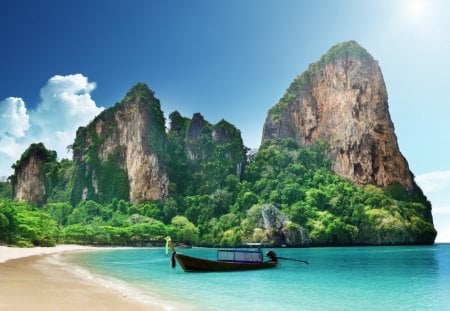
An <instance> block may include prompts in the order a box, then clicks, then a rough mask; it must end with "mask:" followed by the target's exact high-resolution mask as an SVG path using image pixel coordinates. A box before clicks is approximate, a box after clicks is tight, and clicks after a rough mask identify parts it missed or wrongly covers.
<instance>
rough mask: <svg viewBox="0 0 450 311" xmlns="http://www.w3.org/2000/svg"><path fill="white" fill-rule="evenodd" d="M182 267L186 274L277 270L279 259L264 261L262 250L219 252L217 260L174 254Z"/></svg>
mask: <svg viewBox="0 0 450 311" xmlns="http://www.w3.org/2000/svg"><path fill="white" fill-rule="evenodd" d="M174 255H175V258H176V259H177V261H178V263H179V264H180V266H181V267H182V268H183V270H184V271H186V272H200V271H203V272H211V271H243V270H257V269H268V268H275V267H276V266H277V258H276V257H273V258H272V257H271V260H268V261H263V255H262V251H261V249H258V250H228V249H220V250H218V251H217V260H216V261H214V260H208V259H203V258H197V257H191V256H187V255H183V254H178V253H176V252H174Z"/></svg>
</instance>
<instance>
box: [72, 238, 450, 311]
mask: <svg viewBox="0 0 450 311" xmlns="http://www.w3.org/2000/svg"><path fill="white" fill-rule="evenodd" d="M275 251H276V252H277V254H278V255H279V256H283V257H288V258H299V259H307V260H309V261H310V262H311V264H310V265H306V264H304V263H299V262H293V261H282V262H281V266H280V267H279V268H276V269H269V270H259V271H244V272H220V273H185V272H183V271H182V269H181V267H180V266H179V265H178V266H177V268H176V269H171V268H170V267H169V263H170V255H166V254H165V252H164V250H163V249H162V248H138V249H118V250H107V251H106V250H105V251H99V252H88V253H80V254H76V255H75V257H74V258H73V260H75V261H76V263H77V264H79V265H81V266H83V267H85V268H87V269H89V270H91V271H93V272H94V273H97V274H101V275H105V276H110V277H114V278H115V279H117V280H120V281H125V282H126V283H128V284H130V286H133V287H136V288H140V289H141V290H142V291H144V292H146V291H147V292H150V293H154V294H156V295H157V296H160V297H165V298H167V299H168V300H174V301H180V302H183V303H186V304H188V305H192V306H194V309H197V310H258V311H259V310H450V244H436V245H433V246H397V247H339V248H335V247H332V248H307V249H294V248H292V249H289V248H286V249H276V250H275ZM179 252H181V253H184V254H187V255H192V256H198V257H203V258H211V259H214V258H215V256H216V249H206V248H193V249H186V250H184V249H183V250H179Z"/></svg>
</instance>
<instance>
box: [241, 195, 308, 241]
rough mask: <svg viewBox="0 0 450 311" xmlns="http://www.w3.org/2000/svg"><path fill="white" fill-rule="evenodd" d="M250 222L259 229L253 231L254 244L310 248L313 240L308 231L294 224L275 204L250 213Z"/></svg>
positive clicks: (265, 205)
mask: <svg viewBox="0 0 450 311" xmlns="http://www.w3.org/2000/svg"><path fill="white" fill-rule="evenodd" d="M249 214H250V215H249V216H250V219H251V220H250V222H251V223H253V224H255V225H256V226H257V227H256V228H255V229H254V230H253V236H252V237H251V238H250V240H251V241H252V242H258V243H265V244H273V245H276V246H281V245H289V246H292V247H299V246H309V245H310V244H311V239H310V237H309V235H308V231H307V230H306V229H305V228H303V227H301V226H299V225H298V224H294V223H293V222H291V221H290V220H289V218H288V217H287V216H286V215H284V214H283V213H282V212H281V211H280V210H279V209H278V208H276V207H275V206H274V205H273V204H264V205H262V206H261V207H260V208H258V207H257V208H253V209H252V210H250V211H249Z"/></svg>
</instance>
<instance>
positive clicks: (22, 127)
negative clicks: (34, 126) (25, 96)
mask: <svg viewBox="0 0 450 311" xmlns="http://www.w3.org/2000/svg"><path fill="white" fill-rule="evenodd" d="M29 127H30V123H29V117H28V114H27V108H26V107H25V103H24V102H23V100H22V99H21V98H17V97H8V98H6V99H5V100H3V101H1V102H0V139H2V138H4V137H6V136H12V137H23V136H25V131H26V130H28V128H29Z"/></svg>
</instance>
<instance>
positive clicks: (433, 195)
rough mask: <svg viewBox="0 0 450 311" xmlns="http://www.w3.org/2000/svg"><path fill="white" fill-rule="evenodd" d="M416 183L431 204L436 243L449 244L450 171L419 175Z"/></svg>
mask: <svg viewBox="0 0 450 311" xmlns="http://www.w3.org/2000/svg"><path fill="white" fill-rule="evenodd" d="M416 182H417V184H418V185H419V186H420V187H421V188H422V190H423V192H424V193H425V195H426V196H427V197H428V200H430V202H431V204H432V213H433V221H434V226H435V228H436V230H437V231H438V236H437V238H436V242H450V227H449V226H448V222H449V220H450V170H445V171H435V172H430V173H426V174H422V175H419V176H417V177H416Z"/></svg>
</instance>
